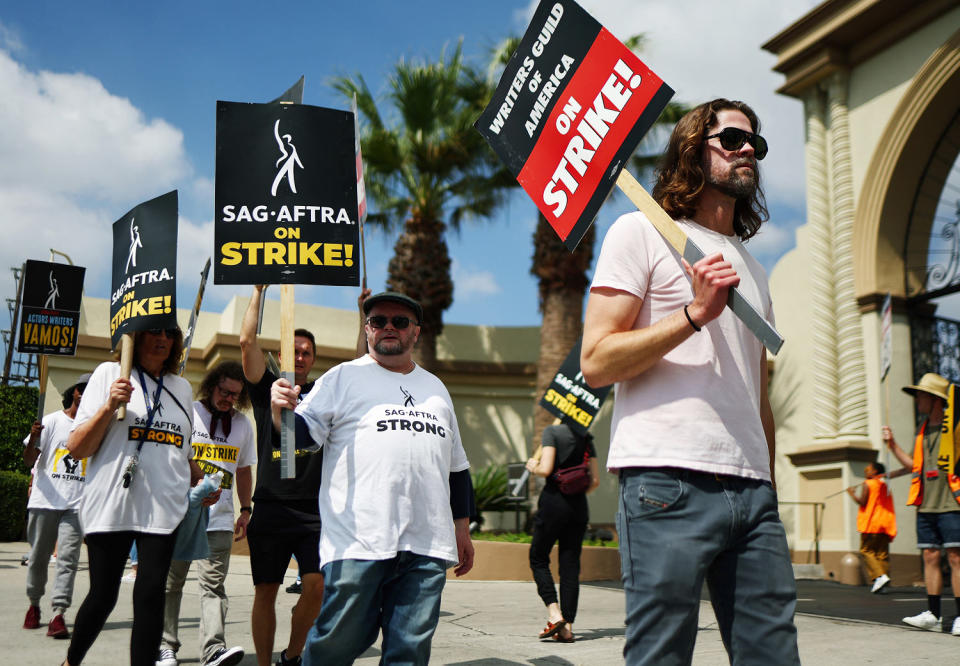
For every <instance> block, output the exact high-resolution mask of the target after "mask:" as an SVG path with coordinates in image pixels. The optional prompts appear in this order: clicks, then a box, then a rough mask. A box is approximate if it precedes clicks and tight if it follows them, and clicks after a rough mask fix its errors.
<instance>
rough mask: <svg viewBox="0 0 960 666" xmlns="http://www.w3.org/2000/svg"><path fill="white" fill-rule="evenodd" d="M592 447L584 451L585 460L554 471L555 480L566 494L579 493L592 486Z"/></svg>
mask: <svg viewBox="0 0 960 666" xmlns="http://www.w3.org/2000/svg"><path fill="white" fill-rule="evenodd" d="M589 461H590V449H586V450H584V452H583V462H582V463H579V464H577V465H574V466H573V467H564V468H563V469H558V470H557V471H556V472H554V473H553V477H552V478H553V480H554V481H556V483H557V487H558V488H560V492H561V493H563V494H564V495H579V494H580V493H584V492H586V490H587V488H589V487H590V462H589Z"/></svg>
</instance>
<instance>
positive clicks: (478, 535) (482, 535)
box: [470, 532, 618, 548]
mask: <svg viewBox="0 0 960 666" xmlns="http://www.w3.org/2000/svg"><path fill="white" fill-rule="evenodd" d="M470 538H471V539H473V540H474V541H506V542H507V543H530V542H531V541H532V540H533V535H532V534H525V533H523V532H474V533H473V534H471V535H470ZM583 545H584V546H604V547H606V548H616V547H617V545H618V544H617V542H616V541H600V540H598V539H586V538H585V539H584V540H583Z"/></svg>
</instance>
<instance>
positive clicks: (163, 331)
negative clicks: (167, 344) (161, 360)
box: [147, 328, 177, 340]
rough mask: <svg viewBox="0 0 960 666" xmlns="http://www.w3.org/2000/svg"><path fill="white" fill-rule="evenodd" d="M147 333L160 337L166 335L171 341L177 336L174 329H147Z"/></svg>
mask: <svg viewBox="0 0 960 666" xmlns="http://www.w3.org/2000/svg"><path fill="white" fill-rule="evenodd" d="M147 333H149V334H150V335H156V336H157V337H160V336H161V335H166V336H167V337H168V338H170V339H171V340H172V339H173V338H175V337H176V336H177V329H175V328H150V329H147Z"/></svg>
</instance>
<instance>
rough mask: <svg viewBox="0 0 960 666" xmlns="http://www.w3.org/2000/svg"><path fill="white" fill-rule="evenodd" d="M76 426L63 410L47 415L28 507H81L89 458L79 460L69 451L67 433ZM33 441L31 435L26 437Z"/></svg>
mask: <svg viewBox="0 0 960 666" xmlns="http://www.w3.org/2000/svg"><path fill="white" fill-rule="evenodd" d="M72 429H73V419H72V418H70V417H69V416H67V415H66V414H64V413H63V412H62V411H59V412H53V413H52V414H47V415H46V416H44V417H43V430H42V431H40V438H39V439H38V440H37V448H38V449H39V450H40V455H39V456H37V461H36V462H35V463H34V464H33V489H32V490H31V491H30V501H28V502H27V508H28V509H55V510H57V511H65V510H67V509H73V510H74V511H75V510H77V509H79V508H80V498H81V496H82V495H83V479H84V475H85V474H86V471H87V461H86V460H75V459H74V458H73V456H71V455H70V452H69V451H68V450H67V436H68V435H69V434H70V430H72ZM23 443H24V445H25V446H29V444H30V435H27V436H26V438H24V440H23Z"/></svg>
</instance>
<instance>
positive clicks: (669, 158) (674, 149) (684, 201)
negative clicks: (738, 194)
mask: <svg viewBox="0 0 960 666" xmlns="http://www.w3.org/2000/svg"><path fill="white" fill-rule="evenodd" d="M726 110H734V111H740V112H741V113H742V114H743V115H745V116H746V117H747V119H748V120H749V121H750V126H751V127H752V128H753V131H754V133H757V134H759V133H760V120H759V118H757V114H756V113H754V112H753V109H751V108H750V107H749V106H747V105H746V104H744V103H743V102H738V101H730V100H728V99H723V98H718V99H715V100H713V101H710V102H705V103H703V104H701V105H700V106H698V107H696V108H694V109H693V110H691V111H690V112H689V113H687V114H686V115H685V116H684V117H683V118H681V119H680V120H679V122H677V125H676V127H674V128H673V133H672V134H671V135H670V142H669V144H667V150H666V151H665V152H664V153H663V156H662V157H661V158H660V164H659V166H658V167H657V183H656V185H654V186H653V198H654V199H655V200H656V201H657V203H659V204H660V205H661V206H662V207H663V209H664V210H665V211H667V214H669V215H670V217H672V218H673V219H678V218H682V217H687V218H692V217H693V215H694V213H695V212H696V210H697V203H698V202H699V200H700V194H701V193H702V192H703V187H704V185H705V184H706V176H705V175H704V173H703V166H702V165H703V144H704V140H705V139H704V137H705V136H706V135H707V130H708V129H709V128H710V127H711V126H713V125H714V124H716V122H717V112H719V111H726ZM756 177H757V189H756V190H755V191H754V193H753V195H752V196H750V198H748V199H737V203H736V206H735V208H734V214H733V230H734V232H735V233H736V234H737V236H739V237H740V240H747V239H748V238H751V237H752V236H754V235H755V234H756V233H757V231H758V230H759V229H760V225H761V224H763V223H764V222H765V221H766V220H767V218H768V217H769V214H768V213H767V204H766V199H765V197H764V196H763V188H762V187H761V186H760V171H759V170H757V171H756Z"/></svg>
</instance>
